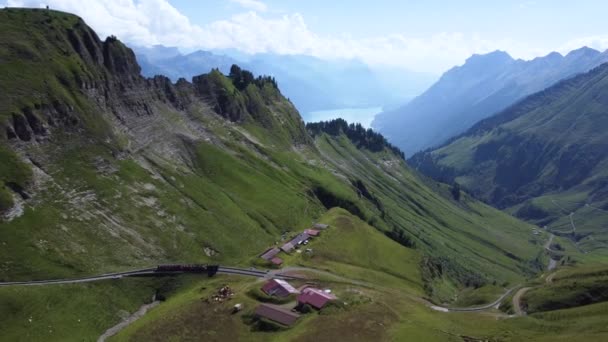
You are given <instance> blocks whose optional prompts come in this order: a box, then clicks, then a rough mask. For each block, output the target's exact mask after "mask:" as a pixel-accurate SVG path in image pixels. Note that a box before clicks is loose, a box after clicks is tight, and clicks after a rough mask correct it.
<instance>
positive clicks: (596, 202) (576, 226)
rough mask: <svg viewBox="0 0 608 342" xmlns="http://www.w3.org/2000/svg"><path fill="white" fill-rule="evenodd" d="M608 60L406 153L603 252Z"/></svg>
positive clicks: (417, 163)
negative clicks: (431, 146)
mask: <svg viewBox="0 0 608 342" xmlns="http://www.w3.org/2000/svg"><path fill="white" fill-rule="evenodd" d="M607 89H608V64H604V65H601V66H599V67H597V68H595V69H593V70H592V71H590V72H588V73H586V74H583V75H580V76H577V77H574V78H572V79H569V80H566V81H562V82H560V83H558V84H557V85H555V86H553V87H551V88H548V89H546V90H544V91H542V92H539V93H536V94H534V95H532V96H530V97H528V98H526V99H524V100H522V101H521V102H519V103H517V104H515V105H513V106H512V107H510V108H509V109H507V110H505V111H503V112H502V113H499V114H497V115H495V116H493V117H491V118H488V119H486V120H483V121H481V122H479V123H478V124H476V125H475V126H474V127H472V128H471V129H470V130H469V131H468V132H466V133H465V134H463V135H461V136H459V137H456V138H454V139H452V140H451V141H450V142H449V143H447V144H445V145H443V146H441V147H439V148H437V149H434V150H429V151H426V152H423V153H419V154H417V155H415V156H414V157H412V158H411V164H412V165H413V167H415V168H417V169H418V170H420V171H422V172H423V173H425V174H427V175H429V176H431V177H434V178H435V179H439V180H442V181H445V182H452V181H455V182H457V183H459V184H461V185H462V186H463V187H464V188H466V189H467V190H468V191H470V192H471V193H473V194H474V195H475V196H477V197H478V198H481V199H483V200H484V201H487V202H489V203H491V204H493V205H495V206H497V207H499V208H504V209H507V210H508V211H510V212H512V213H514V214H515V215H517V216H519V217H520V218H523V219H526V220H529V221H531V222H533V223H536V224H538V225H541V226H548V229H549V230H551V231H552V232H554V233H555V234H558V235H562V236H568V237H570V238H571V239H573V240H574V241H575V242H577V243H578V244H579V247H580V249H581V251H583V252H590V251H595V250H597V251H598V252H600V253H604V254H605V251H606V247H608V245H606V243H608V235H606V233H605V226H606V223H605V222H606V219H608V212H607V211H606V210H608V197H607V196H606V195H607V194H608V193H607V192H606V185H607V184H608V183H607V182H608V178H607V176H608V175H607V174H606V163H607V162H608V159H607V158H608V154H607V152H606V151H608V135H606V129H605V128H606V127H608V116H607V115H606V113H607V111H608V102H607V101H608V97H607V96H606V91H607Z"/></svg>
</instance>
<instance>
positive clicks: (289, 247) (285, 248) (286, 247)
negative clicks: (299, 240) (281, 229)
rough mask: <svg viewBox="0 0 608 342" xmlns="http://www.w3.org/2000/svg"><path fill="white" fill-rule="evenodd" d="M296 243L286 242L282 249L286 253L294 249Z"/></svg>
mask: <svg viewBox="0 0 608 342" xmlns="http://www.w3.org/2000/svg"><path fill="white" fill-rule="evenodd" d="M293 248H294V245H293V244H292V243H291V241H290V242H288V243H286V244H284V245H283V246H281V250H282V251H283V252H285V253H289V252H291V251H292V250H293Z"/></svg>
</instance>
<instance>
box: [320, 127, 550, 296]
mask: <svg viewBox="0 0 608 342" xmlns="http://www.w3.org/2000/svg"><path fill="white" fill-rule="evenodd" d="M315 141H316V145H317V147H318V149H319V150H320V151H321V153H322V154H323V155H324V157H325V159H326V161H327V163H328V166H329V167H331V168H332V169H334V170H336V172H340V173H343V174H345V175H348V177H349V178H350V179H352V180H357V181H358V182H356V183H357V184H359V188H360V190H359V191H360V193H359V196H361V197H362V198H365V197H368V198H371V199H372V200H371V201H372V202H377V203H379V205H377V206H376V208H374V215H373V216H372V217H370V218H369V219H368V222H371V223H372V224H373V225H374V226H377V227H379V228H380V229H381V230H383V231H384V232H385V233H386V234H388V235H389V236H390V235H393V236H394V235H395V234H391V233H395V232H396V233H399V232H402V233H403V236H404V239H402V243H403V244H405V245H410V246H415V248H416V249H417V250H420V251H423V252H425V253H424V254H425V255H426V258H425V259H424V260H423V270H424V271H423V274H424V275H425V278H426V280H427V281H428V283H429V284H433V285H432V286H431V287H429V288H428V290H429V293H430V294H431V295H432V296H433V297H434V298H435V299H436V300H440V301H451V300H453V299H454V298H453V297H452V296H454V295H455V291H454V290H455V288H457V287H460V286H462V285H467V286H471V287H480V286H483V285H490V284H498V285H507V284H511V285H513V284H515V283H518V282H520V281H521V280H522V279H523V277H522V275H526V274H527V275H531V274H533V273H534V272H535V270H538V269H542V267H543V263H544V261H543V255H542V253H541V251H540V249H539V248H540V247H541V246H542V244H543V243H544V241H545V240H546V239H547V238H548V236H546V235H540V236H533V235H532V234H531V227H530V226H528V225H522V224H521V222H520V221H518V220H516V219H514V218H512V217H510V216H508V215H506V214H503V213H500V212H497V211H496V210H495V209H492V208H490V207H488V206H485V205H483V204H481V203H480V202H478V201H475V200H473V199H472V198H470V197H469V196H468V195H466V194H464V193H463V195H462V197H461V198H460V200H459V201H456V200H454V199H453V197H452V195H451V194H450V192H449V189H447V188H446V187H445V186H443V185H439V184H435V183H429V185H430V187H429V186H427V184H425V183H424V182H423V181H422V180H421V179H420V178H419V177H418V176H417V175H416V174H415V173H413V172H412V171H410V169H409V167H408V166H407V165H406V164H405V162H404V161H403V160H402V159H400V158H399V157H396V156H394V155H392V154H391V153H388V152H386V151H382V152H372V151H369V150H367V149H359V150H358V149H357V148H356V147H355V146H354V145H353V143H352V142H351V141H350V140H349V139H348V138H347V137H346V135H344V134H342V133H340V134H338V135H330V134H327V133H322V134H319V135H317V136H316V139H315ZM431 187H433V189H432V188H431Z"/></svg>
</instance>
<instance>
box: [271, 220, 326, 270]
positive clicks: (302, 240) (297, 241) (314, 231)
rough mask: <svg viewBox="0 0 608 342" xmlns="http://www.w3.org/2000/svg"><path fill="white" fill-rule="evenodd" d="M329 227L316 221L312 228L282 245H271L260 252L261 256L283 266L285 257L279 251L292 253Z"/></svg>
mask: <svg viewBox="0 0 608 342" xmlns="http://www.w3.org/2000/svg"><path fill="white" fill-rule="evenodd" d="M328 227H329V226H328V225H326V224H323V223H315V224H314V225H313V226H312V228H309V229H305V230H304V231H303V232H301V233H299V234H298V235H296V236H295V237H294V238H292V239H291V240H289V241H288V242H286V243H284V244H283V245H282V246H281V247H271V248H269V249H267V250H266V251H264V253H262V254H260V258H262V259H264V260H266V261H268V262H270V263H272V264H273V265H276V266H281V265H282V264H283V259H281V258H280V257H279V256H278V255H279V253H281V252H284V253H291V252H292V251H293V250H294V249H296V248H298V247H299V246H300V245H307V244H308V241H309V240H310V239H311V238H314V237H317V236H319V235H320V234H321V231H322V230H324V229H327V228H328Z"/></svg>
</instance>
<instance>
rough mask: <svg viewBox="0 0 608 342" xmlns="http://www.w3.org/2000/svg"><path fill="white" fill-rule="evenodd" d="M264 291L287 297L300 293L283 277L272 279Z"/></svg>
mask: <svg viewBox="0 0 608 342" xmlns="http://www.w3.org/2000/svg"><path fill="white" fill-rule="evenodd" d="M262 291H264V293H266V294H267V295H269V296H277V297H287V296H289V295H290V294H295V293H299V292H298V290H296V289H295V288H294V287H293V286H291V284H289V283H288V282H286V281H285V280H283V279H271V280H269V281H268V282H267V283H266V284H264V286H262Z"/></svg>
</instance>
